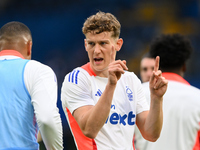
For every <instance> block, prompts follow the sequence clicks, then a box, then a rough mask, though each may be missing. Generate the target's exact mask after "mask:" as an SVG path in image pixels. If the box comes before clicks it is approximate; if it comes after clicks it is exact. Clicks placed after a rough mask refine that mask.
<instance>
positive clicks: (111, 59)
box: [110, 46, 115, 62]
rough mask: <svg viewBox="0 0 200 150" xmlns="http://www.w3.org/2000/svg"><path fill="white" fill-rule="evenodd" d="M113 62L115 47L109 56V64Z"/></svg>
mask: <svg viewBox="0 0 200 150" xmlns="http://www.w3.org/2000/svg"><path fill="white" fill-rule="evenodd" d="M113 61H115V47H114V46H112V51H111V54H110V62H113Z"/></svg>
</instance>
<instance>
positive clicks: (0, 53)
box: [0, 50, 24, 59]
mask: <svg viewBox="0 0 200 150" xmlns="http://www.w3.org/2000/svg"><path fill="white" fill-rule="evenodd" d="M6 55H11V56H17V57H20V58H22V59H24V56H22V54H21V53H20V52H18V51H16V50H2V51H0V56H6Z"/></svg>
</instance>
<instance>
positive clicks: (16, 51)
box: [0, 21, 63, 150]
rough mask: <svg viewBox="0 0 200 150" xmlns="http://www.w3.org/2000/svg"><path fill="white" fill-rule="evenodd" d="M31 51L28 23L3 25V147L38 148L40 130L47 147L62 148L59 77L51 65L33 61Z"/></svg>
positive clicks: (0, 43) (0, 76)
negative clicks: (58, 104)
mask: <svg viewBox="0 0 200 150" xmlns="http://www.w3.org/2000/svg"><path fill="white" fill-rule="evenodd" d="M31 52H32V36H31V31H30V29H29V28H28V27H27V26H26V25H25V24H23V23H21V22H16V21H13V22H9V23H7V24H5V25H4V26H2V27H1V29H0V83H1V84H0V91H1V92H0V120H1V121H0V132H1V134H0V149H1V150H7V149H12V150H38V149H39V144H38V143H37V133H38V130H40V133H41V135H42V138H43V141H44V144H45V146H46V148H47V150H55V149H56V150H62V149H63V140H62V124H61V118H60V114H59V112H58V108H57V105H56V103H57V81H56V76H55V74H54V72H53V70H52V69H51V68H50V67H48V66H46V65H44V64H41V63H40V62H37V61H34V60H30V59H31ZM38 127H39V128H38Z"/></svg>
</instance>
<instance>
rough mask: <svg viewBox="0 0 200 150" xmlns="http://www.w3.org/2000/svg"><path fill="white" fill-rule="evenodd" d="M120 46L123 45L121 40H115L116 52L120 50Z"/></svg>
mask: <svg viewBox="0 0 200 150" xmlns="http://www.w3.org/2000/svg"><path fill="white" fill-rule="evenodd" d="M122 45H123V39H122V38H119V39H118V40H117V44H116V47H115V49H116V51H119V50H120V49H121V47H122Z"/></svg>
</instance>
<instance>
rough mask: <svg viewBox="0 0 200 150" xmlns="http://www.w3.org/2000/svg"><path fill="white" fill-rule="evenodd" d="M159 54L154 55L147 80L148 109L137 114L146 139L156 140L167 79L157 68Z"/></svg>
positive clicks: (161, 120)
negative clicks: (153, 63) (148, 89)
mask: <svg viewBox="0 0 200 150" xmlns="http://www.w3.org/2000/svg"><path fill="white" fill-rule="evenodd" d="M159 60H160V58H159V56H157V57H156V62H155V66H154V71H153V73H152V76H151V78H150V81H149V88H150V97H151V102H150V110H149V111H145V112H142V113H140V114H138V115H137V125H138V128H139V129H140V132H141V134H142V135H143V137H144V138H145V139H146V140H149V141H156V140H157V139H158V137H159V136H160V132H161V129H162V124H163V109H162V104H163V95H164V94H165V92H166V90H167V85H168V81H167V80H166V79H165V78H164V77H162V72H161V71H160V70H158V69H159Z"/></svg>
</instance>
